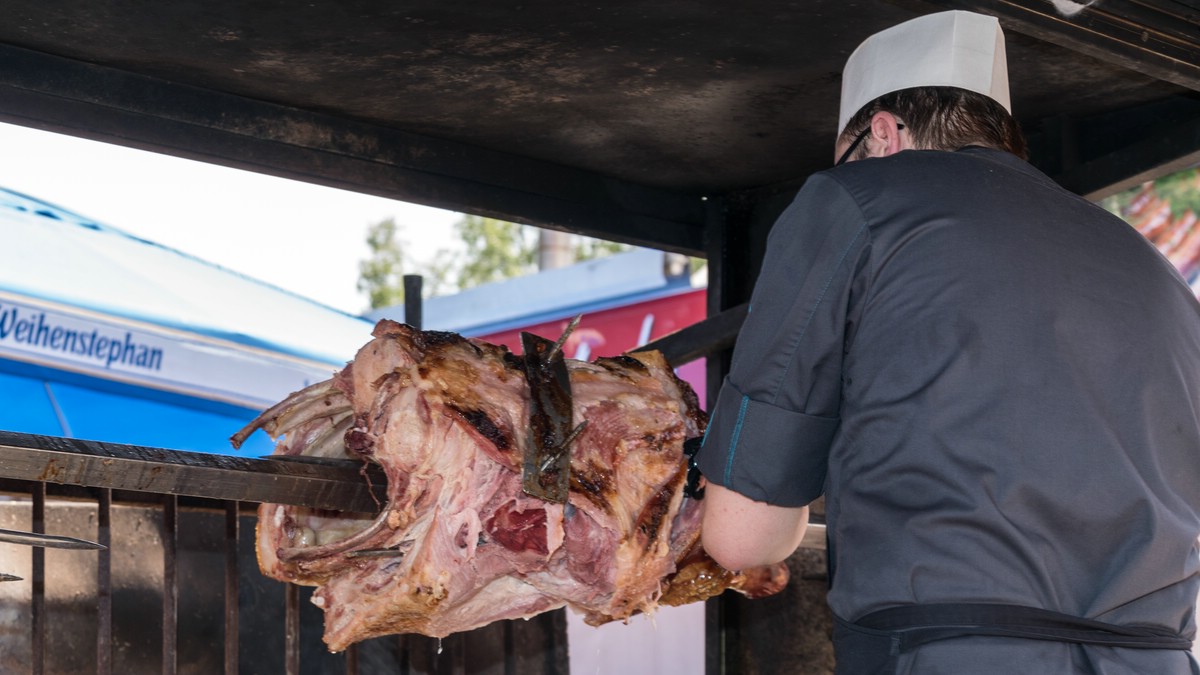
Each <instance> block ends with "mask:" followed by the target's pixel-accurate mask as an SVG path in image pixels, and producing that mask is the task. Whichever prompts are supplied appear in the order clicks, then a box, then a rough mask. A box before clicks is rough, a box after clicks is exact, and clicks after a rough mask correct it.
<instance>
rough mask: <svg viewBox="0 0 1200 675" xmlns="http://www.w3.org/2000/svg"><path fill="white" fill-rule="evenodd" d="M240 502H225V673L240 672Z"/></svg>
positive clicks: (232, 674) (233, 673)
mask: <svg viewBox="0 0 1200 675" xmlns="http://www.w3.org/2000/svg"><path fill="white" fill-rule="evenodd" d="M239 524H240V523H239V514H238V503H237V502H236V501H227V502H225V675H237V672H238V536H239V534H240V530H239Z"/></svg>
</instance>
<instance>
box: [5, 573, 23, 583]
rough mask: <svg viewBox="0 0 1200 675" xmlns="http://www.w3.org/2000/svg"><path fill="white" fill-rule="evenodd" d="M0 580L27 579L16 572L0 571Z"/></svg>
mask: <svg viewBox="0 0 1200 675" xmlns="http://www.w3.org/2000/svg"><path fill="white" fill-rule="evenodd" d="M0 581H25V580H24V579H22V578H21V577H19V576H17V575H15V574H7V573H5V572H0Z"/></svg>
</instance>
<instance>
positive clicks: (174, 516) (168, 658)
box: [162, 495, 179, 675]
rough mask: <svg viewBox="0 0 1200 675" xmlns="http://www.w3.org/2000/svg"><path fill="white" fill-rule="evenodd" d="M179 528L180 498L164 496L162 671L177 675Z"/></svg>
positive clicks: (165, 674)
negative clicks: (177, 562)
mask: <svg viewBox="0 0 1200 675" xmlns="http://www.w3.org/2000/svg"><path fill="white" fill-rule="evenodd" d="M178 531H179V498H178V497H176V496H175V495H166V496H165V497H164V498H163V535H162V536H163V541H162V546H163V597H162V672H163V675H175V672H176V669H177V668H178V662H179V659H178V650H177V648H176V647H177V645H176V636H177V634H178V630H177V628H178V618H179V604H178V603H179V585H178V583H177V582H176V578H175V574H176V560H175V556H176V546H177V544H178Z"/></svg>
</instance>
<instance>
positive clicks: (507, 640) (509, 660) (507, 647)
mask: <svg viewBox="0 0 1200 675" xmlns="http://www.w3.org/2000/svg"><path fill="white" fill-rule="evenodd" d="M516 649H517V643H516V639H515V636H514V635H513V622H512V621H505V622H504V675H518V673H517V652H516Z"/></svg>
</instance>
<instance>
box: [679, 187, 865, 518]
mask: <svg viewBox="0 0 1200 675" xmlns="http://www.w3.org/2000/svg"><path fill="white" fill-rule="evenodd" d="M869 250H870V244H869V231H868V228H867V223H866V220H865V218H864V216H863V215H862V211H861V209H860V208H859V206H858V205H857V204H856V202H855V201H854V200H853V199H852V198H851V196H850V195H849V194H848V193H847V192H846V191H845V190H844V189H843V188H842V187H841V185H840V184H838V183H837V182H836V181H835V180H833V179H831V178H829V177H828V176H826V175H825V174H816V175H815V176H813V177H812V178H810V179H809V181H808V182H807V183H806V184H805V186H804V188H803V189H801V191H800V193H799V194H798V195H797V197H796V199H795V201H793V203H792V205H791V206H789V207H788V209H787V210H786V211H784V213H783V215H781V216H780V218H779V220H778V221H777V222H776V223H775V226H774V227H773V228H772V230H771V234H770V237H769V239H768V246H767V256H766V258H765V260H764V261H763V269H762V273H761V274H760V275H759V278H758V282H757V283H756V285H755V289H754V294H753V296H752V298H751V304H750V314H749V315H748V316H747V319H746V323H745V324H744V325H743V327H742V330H741V333H740V335H739V336H738V341H737V346H736V347H735V349H734V355H733V365H732V368H731V369H730V373H729V377H728V378H726V380H725V382H724V384H723V386H722V388H721V392H720V394H719V395H718V398H717V403H716V405H715V406H714V408H713V411H712V416H711V419H710V422H709V427H708V432H707V433H706V435H705V439H704V443H703V445H702V447H701V449H700V452H699V453H698V455H697V462H698V464H699V466H700V469H701V471H702V472H703V473H704V475H705V477H706V478H707V479H708V480H710V481H712V482H714V483H717V484H719V485H723V486H725V487H727V488H729V489H731V490H734V491H736V492H739V493H741V494H743V495H745V496H747V497H749V498H751V499H754V500H755V501H762V502H766V503H769V504H775V505H779V506H803V505H805V504H807V503H809V502H811V501H812V500H814V499H816V498H817V497H819V496H820V495H821V493H822V492H823V488H824V482H825V473H826V466H827V465H828V456H829V448H830V447H831V445H832V443H833V441H834V439H835V436H836V433H837V429H838V424H839V417H838V414H839V411H840V406H841V393H842V389H841V383H842V362H843V356H844V348H845V347H844V345H845V335H846V324H847V317H848V312H849V311H850V309H849V305H850V302H851V295H852V289H853V287H854V285H855V278H856V275H857V274H858V271H859V270H860V269H861V267H862V265H863V261H864V260H865V258H866V256H867V254H868V253H869Z"/></svg>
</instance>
